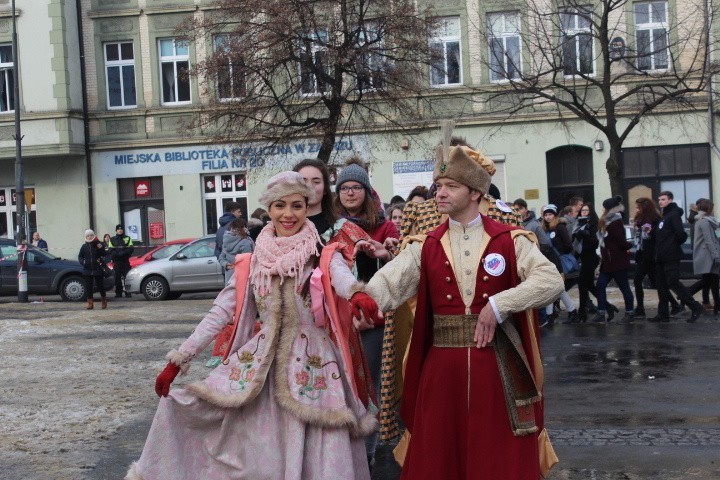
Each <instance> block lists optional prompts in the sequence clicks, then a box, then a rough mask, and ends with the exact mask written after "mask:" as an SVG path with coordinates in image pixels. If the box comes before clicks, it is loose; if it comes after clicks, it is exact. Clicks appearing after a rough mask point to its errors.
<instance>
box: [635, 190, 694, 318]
mask: <svg viewBox="0 0 720 480" xmlns="http://www.w3.org/2000/svg"><path fill="white" fill-rule="evenodd" d="M658 204H659V205H660V208H662V219H661V220H660V223H658V229H657V234H656V235H655V261H656V271H655V279H656V282H657V290H658V300H659V302H658V314H657V316H656V317H653V318H651V319H649V321H650V322H669V321H670V315H669V313H668V302H669V297H670V290H672V291H673V292H675V294H676V295H677V297H678V299H680V301H681V302H683V303H684V304H685V305H687V306H689V307H690V309H691V310H692V314H691V315H690V318H689V319H688V320H687V321H688V322H694V321H695V320H697V319H698V318H700V315H701V314H702V312H703V310H704V309H703V306H702V305H700V303H699V302H697V301H696V300H695V299H694V298H692V295H690V292H689V291H688V290H687V288H685V286H684V285H683V284H682V283H681V282H680V260H681V259H682V244H683V243H685V240H687V237H688V234H687V232H685V228H684V227H683V224H682V215H683V211H682V208H680V207H678V205H677V203H675V202H674V201H673V194H672V192H668V191H665V192H660V195H659V196H658Z"/></svg>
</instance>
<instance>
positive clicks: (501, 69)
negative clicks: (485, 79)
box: [488, 12, 522, 82]
mask: <svg viewBox="0 0 720 480" xmlns="http://www.w3.org/2000/svg"><path fill="white" fill-rule="evenodd" d="M488 32H490V38H489V39H488V44H489V46H490V80H491V81H493V82H497V81H502V80H510V79H515V78H520V72H521V71H522V69H521V61H520V15H518V14H517V13H516V12H508V13H491V14H490V15H488Z"/></svg>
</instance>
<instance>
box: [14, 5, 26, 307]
mask: <svg viewBox="0 0 720 480" xmlns="http://www.w3.org/2000/svg"><path fill="white" fill-rule="evenodd" d="M16 24H17V19H16V16H15V0H12V28H13V31H12V56H13V96H14V97H15V98H14V99H13V100H14V101H13V108H14V109H15V135H14V137H13V138H14V139H15V205H16V206H17V225H16V226H15V244H16V245H17V255H18V260H17V271H18V276H17V277H18V302H22V303H27V301H28V284H27V256H26V253H27V245H26V242H25V180H24V178H23V161H22V146H21V142H22V138H23V137H22V135H21V134H20V81H19V79H18V70H19V69H20V65H19V63H20V62H19V61H18V53H17V52H18V41H17V25H16Z"/></svg>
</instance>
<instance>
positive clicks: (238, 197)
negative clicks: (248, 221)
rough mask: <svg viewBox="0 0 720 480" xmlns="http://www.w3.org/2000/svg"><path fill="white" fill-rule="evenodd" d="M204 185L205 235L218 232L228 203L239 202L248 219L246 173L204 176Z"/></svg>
mask: <svg viewBox="0 0 720 480" xmlns="http://www.w3.org/2000/svg"><path fill="white" fill-rule="evenodd" d="M202 183H203V186H202V188H203V201H204V202H205V233H208V234H209V233H215V232H217V230H218V227H219V225H218V219H219V218H220V217H221V216H222V214H223V213H224V212H225V205H226V204H227V203H228V202H238V203H239V204H240V205H241V206H242V211H243V216H244V217H245V218H248V211H247V196H248V192H247V174H246V172H232V173H218V174H210V175H204V176H203V177H202Z"/></svg>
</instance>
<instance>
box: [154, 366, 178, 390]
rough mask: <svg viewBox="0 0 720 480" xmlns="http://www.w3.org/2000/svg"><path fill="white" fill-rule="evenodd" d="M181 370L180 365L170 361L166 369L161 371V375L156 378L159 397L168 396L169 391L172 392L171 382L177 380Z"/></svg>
mask: <svg viewBox="0 0 720 480" xmlns="http://www.w3.org/2000/svg"><path fill="white" fill-rule="evenodd" d="M179 372H180V367H178V366H177V365H175V364H174V363H170V362H168V364H167V366H166V367H165V370H163V371H162V372H160V375H158V376H157V378H156V379H155V393H157V395H158V397H167V396H168V393H170V384H171V383H172V382H173V380H175V377H177V374H178V373H179Z"/></svg>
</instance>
